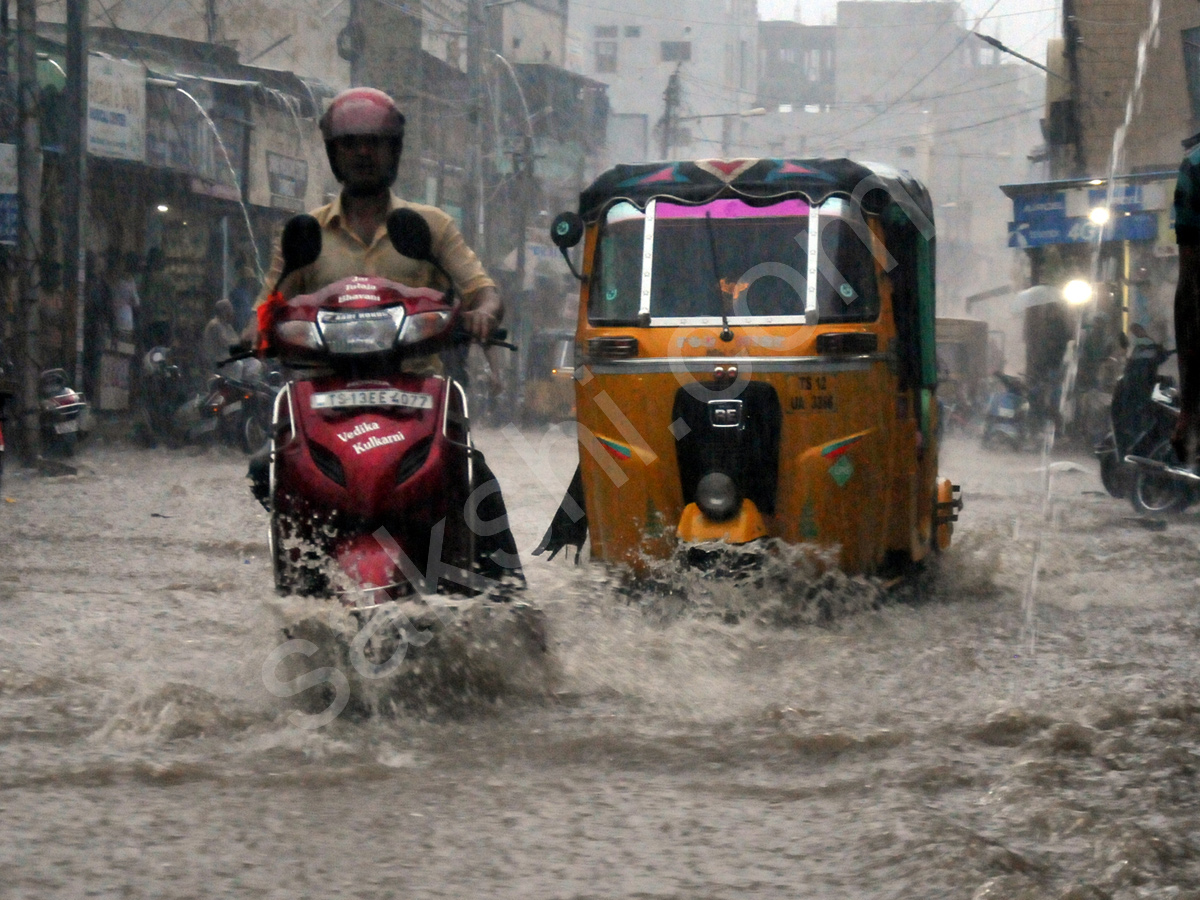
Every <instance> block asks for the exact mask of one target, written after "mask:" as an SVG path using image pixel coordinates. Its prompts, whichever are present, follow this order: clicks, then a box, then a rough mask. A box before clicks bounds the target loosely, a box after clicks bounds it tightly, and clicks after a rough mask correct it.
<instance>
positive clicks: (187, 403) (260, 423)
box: [140, 347, 282, 453]
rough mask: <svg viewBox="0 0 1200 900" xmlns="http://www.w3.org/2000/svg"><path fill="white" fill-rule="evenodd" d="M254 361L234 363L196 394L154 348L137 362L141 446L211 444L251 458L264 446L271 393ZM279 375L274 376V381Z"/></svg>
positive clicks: (166, 354) (163, 351)
mask: <svg viewBox="0 0 1200 900" xmlns="http://www.w3.org/2000/svg"><path fill="white" fill-rule="evenodd" d="M264 371H265V370H264V367H263V364H262V363H261V362H259V361H258V360H256V359H246V360H240V361H234V362H230V363H227V364H226V365H224V366H222V367H221V369H220V371H218V372H217V373H215V374H213V375H212V376H210V377H209V379H208V382H207V384H206V385H205V387H204V388H203V390H200V391H194V390H191V389H190V388H189V385H188V379H187V378H186V376H185V375H184V374H183V372H182V371H181V369H180V367H179V366H178V365H176V364H175V362H174V359H173V354H172V351H171V349H170V348H169V347H153V348H151V349H150V350H149V351H148V352H147V353H146V355H145V356H144V357H143V359H142V385H143V390H142V395H143V396H142V409H141V423H140V425H141V431H142V434H143V439H144V441H145V442H146V443H147V444H149V445H150V446H152V447H153V446H156V445H157V444H158V443H159V442H160V441H161V442H162V443H164V444H166V445H167V446H168V447H171V448H176V447H180V446H183V445H184V444H207V443H211V442H213V441H215V440H221V441H222V442H224V443H226V444H229V445H230V446H237V447H241V448H242V449H243V450H245V451H246V452H247V453H253V452H254V451H256V450H258V449H260V448H261V447H262V446H263V445H265V444H266V442H267V439H268V430H269V428H270V422H271V410H272V407H273V404H274V400H275V393H276V391H277V390H278V386H279V385H280V384H282V381H281V380H275V386H274V387H272V386H270V385H269V384H268V383H267V381H266V379H265V375H264ZM279 378H280V376H278V375H276V376H274V379H279Z"/></svg>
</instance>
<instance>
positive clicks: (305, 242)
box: [275, 214, 321, 290]
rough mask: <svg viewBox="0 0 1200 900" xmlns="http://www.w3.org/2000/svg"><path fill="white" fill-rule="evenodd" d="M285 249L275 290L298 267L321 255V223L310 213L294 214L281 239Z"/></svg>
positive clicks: (282, 246)
mask: <svg viewBox="0 0 1200 900" xmlns="http://www.w3.org/2000/svg"><path fill="white" fill-rule="evenodd" d="M280 246H281V248H282V250H283V272H281V273H280V275H279V281H277V282H275V290H279V285H281V284H283V279H285V278H287V277H288V276H289V275H291V274H292V273H293V272H295V271H296V270H297V269H303V268H304V267H305V266H307V265H309V264H310V263H313V262H315V261H316V259H317V257H318V256H320V255H321V224H320V223H319V222H318V221H317V220H316V219H314V218H313V217H312V216H310V215H308V214H304V215H299V216H292V217H291V218H290V219H288V220H287V224H286V225H284V226H283V237H282V238H281V239H280Z"/></svg>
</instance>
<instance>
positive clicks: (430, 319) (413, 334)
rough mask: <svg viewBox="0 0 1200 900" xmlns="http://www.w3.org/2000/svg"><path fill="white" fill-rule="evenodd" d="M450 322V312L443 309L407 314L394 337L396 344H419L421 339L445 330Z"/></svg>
mask: <svg viewBox="0 0 1200 900" xmlns="http://www.w3.org/2000/svg"><path fill="white" fill-rule="evenodd" d="M449 322H450V313H448V312H445V311H438V312H425V313H417V314H416V315H412V316H409V317H408V319H407V321H405V323H404V327H403V328H402V329H401V330H400V336H399V337H398V338H396V343H397V344H419V343H421V341H426V340H429V338H432V337H437V336H438V335H439V334H441V333H442V332H443V331H445V330H446V325H447V324H448V323H449Z"/></svg>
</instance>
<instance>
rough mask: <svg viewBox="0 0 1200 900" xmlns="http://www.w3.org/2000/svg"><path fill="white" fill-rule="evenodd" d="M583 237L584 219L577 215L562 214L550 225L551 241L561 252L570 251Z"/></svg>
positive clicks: (571, 213) (570, 213)
mask: <svg viewBox="0 0 1200 900" xmlns="http://www.w3.org/2000/svg"><path fill="white" fill-rule="evenodd" d="M582 237H583V219H581V218H579V215H578V214H577V213H573V212H562V213H559V214H558V215H557V216H555V217H554V221H553V222H551V223H550V240H552V241H553V242H554V246H555V247H557V248H558V249H559V250H563V251H566V250H569V249H571V248H572V247H574V246H575V245H576V244H578V243H579V240H580V238H582Z"/></svg>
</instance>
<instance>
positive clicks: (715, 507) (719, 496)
mask: <svg viewBox="0 0 1200 900" xmlns="http://www.w3.org/2000/svg"><path fill="white" fill-rule="evenodd" d="M696 505H697V506H698V507H700V511H701V512H702V513H704V514H705V515H706V516H708V517H709V518H710V519H712V520H713V521H714V522H724V521H725V520H726V519H731V518H733V517H734V516H735V515H737V511H738V510H739V509H741V508H742V492H741V491H739V490H738V486H737V482H735V481H734V480H733V479H732V478H730V477H729V476H728V475H726V474H725V473H724V472H709V473H708V474H707V475H705V476H704V477H703V478H701V479H700V483H699V484H697V485H696Z"/></svg>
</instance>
